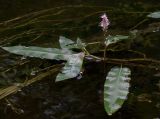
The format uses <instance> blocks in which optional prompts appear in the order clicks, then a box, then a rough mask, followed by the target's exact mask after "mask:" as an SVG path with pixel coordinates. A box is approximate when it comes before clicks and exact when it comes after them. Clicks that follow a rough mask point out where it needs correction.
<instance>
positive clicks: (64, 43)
mask: <svg viewBox="0 0 160 119" xmlns="http://www.w3.org/2000/svg"><path fill="white" fill-rule="evenodd" d="M59 43H60V46H61V48H62V49H83V48H84V47H85V46H86V44H85V43H82V41H81V39H80V38H77V42H74V41H72V40H70V39H68V38H66V37H63V36H60V38H59Z"/></svg>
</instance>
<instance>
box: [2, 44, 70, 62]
mask: <svg viewBox="0 0 160 119" xmlns="http://www.w3.org/2000/svg"><path fill="white" fill-rule="evenodd" d="M2 49H4V50H6V51H9V52H11V53H14V54H18V55H23V56H28V57H37V58H42V59H55V60H65V59H68V57H70V56H71V55H72V53H73V52H72V51H69V50H61V49H57V48H42V47H35V46H29V47H26V46H12V47H2Z"/></svg>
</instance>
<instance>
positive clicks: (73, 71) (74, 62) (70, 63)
mask: <svg viewBox="0 0 160 119" xmlns="http://www.w3.org/2000/svg"><path fill="white" fill-rule="evenodd" d="M83 58H84V53H83V52H81V53H78V54H73V55H72V56H71V57H69V58H68V59H67V63H66V64H65V66H64V67H63V69H62V71H61V72H60V73H59V74H58V75H57V77H56V81H62V80H66V79H70V78H74V77H76V76H77V75H78V74H79V73H80V71H81V67H82V64H83Z"/></svg>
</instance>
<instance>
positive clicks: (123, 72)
mask: <svg viewBox="0 0 160 119" xmlns="http://www.w3.org/2000/svg"><path fill="white" fill-rule="evenodd" d="M130 73H131V71H130V69H129V68H122V67H121V68H118V67H114V68H112V69H111V71H110V72H109V73H108V76H107V77H106V81H105V84H104V107H105V110H106V112H107V113H108V114H109V115H112V114H113V113H114V112H116V111H117V110H118V109H119V108H121V106H122V104H123V103H124V101H125V100H126V98H127V94H128V93H129V80H130V78H129V77H128V76H129V75H130Z"/></svg>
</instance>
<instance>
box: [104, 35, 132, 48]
mask: <svg viewBox="0 0 160 119" xmlns="http://www.w3.org/2000/svg"><path fill="white" fill-rule="evenodd" d="M128 38H129V36H124V35H115V36H111V35H109V36H108V37H107V38H106V40H105V44H106V46H109V45H110V44H113V43H117V42H119V41H122V40H125V39H128Z"/></svg>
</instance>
